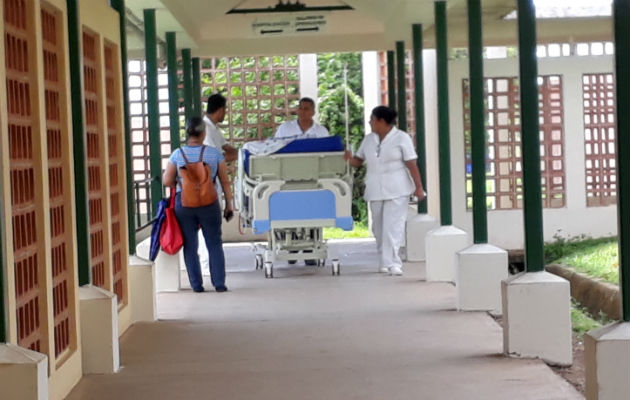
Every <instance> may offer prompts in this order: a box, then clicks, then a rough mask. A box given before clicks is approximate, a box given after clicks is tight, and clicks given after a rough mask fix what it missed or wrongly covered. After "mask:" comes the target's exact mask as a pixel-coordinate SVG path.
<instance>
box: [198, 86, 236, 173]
mask: <svg viewBox="0 0 630 400" xmlns="http://www.w3.org/2000/svg"><path fill="white" fill-rule="evenodd" d="M226 103H227V100H226V99H225V97H223V96H222V95H220V94H218V93H216V94H213V95H212V96H210V97H208V103H207V108H206V115H205V116H204V117H203V122H204V123H205V125H206V138H205V139H204V141H203V144H205V145H206V146H210V147H215V148H217V149H219V150H223V153H224V154H223V155H224V156H225V161H226V162H230V161H234V160H236V158H237V156H238V153H237V150H236V149H235V148H234V147H233V146H232V145H230V144H228V142H227V140H225V138H224V137H223V132H221V130H220V129H219V127H218V126H217V125H218V124H219V123H220V122H223V120H224V119H225V113H226V110H225V106H226Z"/></svg>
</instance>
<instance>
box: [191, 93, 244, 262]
mask: <svg viewBox="0 0 630 400" xmlns="http://www.w3.org/2000/svg"><path fill="white" fill-rule="evenodd" d="M226 105H227V100H226V99H225V97H223V96H222V95H220V94H218V93H215V94H213V95H211V96H210V97H208V102H207V106H206V115H205V116H204V117H203V122H204V125H205V128H206V137H205V139H204V140H203V144H205V145H206V146H210V147H214V148H216V149H218V150H219V151H223V155H224V157H225V161H226V162H230V161H234V160H236V158H237V157H238V151H237V150H236V148H234V147H233V146H232V145H230V144H228V142H227V140H225V137H223V132H221V130H220V129H219V127H218V126H217V125H218V124H219V123H221V122H223V120H224V119H225V114H226ZM214 186H215V188H216V189H217V195H218V196H219V199H221V197H222V193H223V190H222V188H221V185H214ZM219 204H221V202H220V201H219ZM204 240H205V239H204V238H203V233H202V232H201V231H199V243H200V245H199V250H198V254H199V262H200V263H201V266H202V268H204V270H205V269H206V268H209V261H210V259H209V256H208V250H207V249H206V246H204V245H202V244H201V243H205V242H204ZM208 273H209V272H208Z"/></svg>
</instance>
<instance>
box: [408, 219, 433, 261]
mask: <svg viewBox="0 0 630 400" xmlns="http://www.w3.org/2000/svg"><path fill="white" fill-rule="evenodd" d="M439 225H440V223H439V222H438V220H437V219H435V218H433V217H432V216H430V215H429V214H418V213H415V214H412V215H408V216H407V224H406V226H405V250H406V253H405V254H406V261H424V260H425V258H426V245H425V240H426V236H427V233H429V231H432V230H433V229H435V228H437V227H438V226H439Z"/></svg>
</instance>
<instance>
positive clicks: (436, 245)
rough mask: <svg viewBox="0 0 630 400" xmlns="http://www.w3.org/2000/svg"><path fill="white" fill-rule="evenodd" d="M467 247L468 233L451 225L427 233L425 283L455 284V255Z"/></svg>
mask: <svg viewBox="0 0 630 400" xmlns="http://www.w3.org/2000/svg"><path fill="white" fill-rule="evenodd" d="M469 245H470V239H469V237H468V233H466V232H465V231H463V230H461V229H459V228H456V227H454V226H452V225H447V226H440V227H439V228H436V229H434V230H432V231H430V232H429V233H427V235H426V238H425V246H426V249H425V256H426V268H427V282H455V263H456V262H457V255H456V254H457V252H458V251H460V250H462V249H464V248H466V247H468V246H469Z"/></svg>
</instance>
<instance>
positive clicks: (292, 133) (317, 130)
mask: <svg viewBox="0 0 630 400" xmlns="http://www.w3.org/2000/svg"><path fill="white" fill-rule="evenodd" d="M327 136H330V133H328V129H326V128H324V127H323V126H321V125H320V124H318V123H317V122H315V121H313V125H311V127H310V128H308V129H307V130H306V131H302V128H300V125H299V124H298V122H297V120H293V121H287V122H285V123H283V124H282V125H280V126H279V127H278V130H277V131H276V134H275V135H274V137H276V138H288V137H296V139H306V138H320V137H327Z"/></svg>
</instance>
